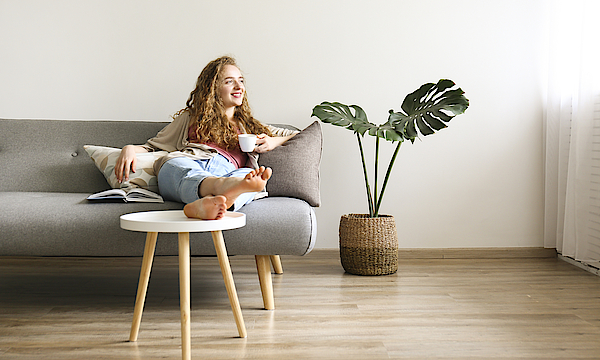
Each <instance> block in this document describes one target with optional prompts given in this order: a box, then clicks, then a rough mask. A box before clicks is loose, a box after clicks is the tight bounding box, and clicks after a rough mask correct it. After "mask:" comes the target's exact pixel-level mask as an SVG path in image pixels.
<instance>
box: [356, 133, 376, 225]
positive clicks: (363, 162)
mask: <svg viewBox="0 0 600 360" xmlns="http://www.w3.org/2000/svg"><path fill="white" fill-rule="evenodd" d="M356 138H357V139H358V147H359V148H360V159H361V160H362V165H363V173H364V176H365V185H366V187H367V201H368V202H369V216H370V217H374V216H373V215H374V213H375V208H374V206H375V203H374V202H373V197H371V187H370V186H369V176H368V173H367V164H366V162H365V153H364V151H363V146H362V140H361V139H360V134H359V133H358V132H357V133H356Z"/></svg>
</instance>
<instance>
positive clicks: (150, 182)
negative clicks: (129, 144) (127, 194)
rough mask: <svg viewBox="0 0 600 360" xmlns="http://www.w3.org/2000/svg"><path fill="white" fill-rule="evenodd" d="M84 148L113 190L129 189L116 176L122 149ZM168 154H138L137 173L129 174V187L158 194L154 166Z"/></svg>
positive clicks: (163, 152)
mask: <svg viewBox="0 0 600 360" xmlns="http://www.w3.org/2000/svg"><path fill="white" fill-rule="evenodd" d="M83 148H84V149H85V151H87V153H88V154H89V155H90V157H91V158H92V160H93V161H94V163H95V164H96V167H97V168H98V170H100V172H102V174H103V175H104V177H105V178H106V181H107V182H108V184H109V185H110V187H112V188H113V189H118V188H120V187H127V185H126V184H125V183H123V184H121V183H119V182H118V181H117V177H116V175H115V163H116V162H117V158H118V157H119V154H121V149H118V148H112V147H105V146H95V145H84V147H83ZM166 154H168V152H166V151H156V152H149V153H139V154H136V157H137V164H136V171H135V172H130V173H129V186H131V187H139V188H143V189H148V190H150V191H153V192H156V193H158V180H157V178H156V175H155V174H154V170H153V169H152V166H153V165H154V162H155V161H156V160H157V159H159V158H161V157H163V156H164V155H166Z"/></svg>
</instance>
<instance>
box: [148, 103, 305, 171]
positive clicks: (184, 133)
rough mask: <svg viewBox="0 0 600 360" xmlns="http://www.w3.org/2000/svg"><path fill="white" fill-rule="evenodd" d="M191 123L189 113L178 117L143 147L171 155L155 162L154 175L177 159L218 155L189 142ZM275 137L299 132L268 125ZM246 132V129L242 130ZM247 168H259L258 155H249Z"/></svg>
mask: <svg viewBox="0 0 600 360" xmlns="http://www.w3.org/2000/svg"><path fill="white" fill-rule="evenodd" d="M189 123H190V113H189V111H184V112H183V113H181V114H180V115H178V116H177V117H176V118H175V119H174V120H173V121H172V122H171V123H170V124H168V125H167V126H165V127H164V128H163V129H162V130H161V131H159V132H158V134H156V136H155V137H153V138H151V139H149V140H148V141H147V142H146V144H144V145H142V146H143V147H144V148H146V149H147V150H148V151H160V150H163V151H168V152H169V154H167V155H165V156H163V157H161V158H159V159H158V160H156V161H155V162H154V173H155V174H157V175H158V172H159V170H160V168H161V167H162V166H163V164H164V163H165V162H167V161H169V160H171V159H173V158H176V157H181V156H185V157H189V158H191V159H194V160H202V159H210V158H212V157H213V156H215V155H217V154H218V153H217V151H216V150H215V149H213V148H211V147H210V146H207V145H204V144H196V143H191V142H189V141H188V127H189ZM267 127H268V128H269V130H270V131H271V133H273V135H274V136H289V135H292V134H294V133H297V132H298V131H294V130H289V129H283V128H278V127H275V126H271V125H267ZM242 131H244V129H242ZM246 167H250V168H253V169H256V168H258V154H257V153H248V162H246Z"/></svg>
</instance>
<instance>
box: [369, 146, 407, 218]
mask: <svg viewBox="0 0 600 360" xmlns="http://www.w3.org/2000/svg"><path fill="white" fill-rule="evenodd" d="M400 145H402V141H400V142H398V146H396V150H395V151H394V155H392V159H391V160H390V164H389V166H388V169H387V172H386V174H385V180H384V181H383V186H382V187H381V193H380V194H379V198H378V199H377V205H376V206H375V211H374V215H373V216H372V217H379V207H380V206H381V201H382V200H383V193H384V192H385V188H386V187H387V183H388V180H389V179H390V174H391V173H392V167H393V166H394V162H396V156H397V155H398V151H399V150H400Z"/></svg>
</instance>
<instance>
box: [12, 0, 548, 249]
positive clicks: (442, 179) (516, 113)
mask: <svg viewBox="0 0 600 360" xmlns="http://www.w3.org/2000/svg"><path fill="white" fill-rule="evenodd" d="M546 6H547V5H546V2H545V1H543V0H538V1H534V0H531V1H521V0H489V1H482V0H455V1H446V0H419V1H417V0H412V1H391V0H389V1H373V0H369V1H356V0H353V1H350V0H318V1H313V0H303V1H294V2H291V1H275V0H272V1H245V0H230V1H227V2H220V1H219V2H217V1H191V0H190V1H174V0H164V1H146V0H114V1H107V0H101V1H100V0H99V1H81V0H53V1H45V0H0V59H1V60H0V61H1V64H2V65H1V66H0V118H49V119H89V120H95V119H118V120H127V119H141V120H160V121H164V120H167V119H168V118H169V115H170V114H172V113H173V112H175V111H176V110H178V109H180V108H182V107H183V106H184V103H185V101H186V100H187V97H188V95H189V92H190V91H191V90H192V88H193V85H194V81H195V79H196V77H197V76H198V74H199V72H200V70H201V69H202V67H203V66H204V65H205V64H206V63H207V62H208V61H209V60H212V59H213V58H216V57H218V56H220V55H223V54H232V55H234V56H235V57H236V58H237V60H238V62H239V64H240V66H241V67H242V70H243V71H244V73H245V75H246V78H247V87H248V93H249V97H250V103H251V105H252V106H253V110H254V112H255V116H256V117H257V118H259V119H260V120H262V121H264V122H282V121H283V122H288V123H291V124H294V125H296V126H298V127H305V126H307V125H309V124H310V123H311V122H312V121H314V120H315V118H311V117H310V115H311V111H312V108H313V107H314V106H315V105H317V104H319V103H320V102H322V101H340V102H345V103H348V104H358V105H361V106H362V107H363V108H364V109H365V110H366V112H367V114H368V115H369V119H370V120H371V122H375V123H382V122H384V121H385V120H386V118H387V111H388V110H389V109H392V108H393V109H399V108H400V104H401V101H402V100H403V98H404V96H405V95H406V94H407V93H409V92H412V91H413V90H415V89H417V88H418V87H419V86H420V85H421V84H423V83H425V82H436V81H437V80H439V79H440V78H449V79H452V80H454V81H455V82H456V83H457V84H458V85H459V86H461V87H462V88H463V90H465V91H466V95H467V97H468V98H469V99H470V101H471V107H470V108H469V110H468V111H467V112H466V114H464V115H461V116H459V117H457V118H456V119H454V120H453V121H452V122H451V123H450V126H449V128H448V129H445V130H442V131H441V132H439V133H438V134H435V135H432V136H429V137H425V138H423V140H422V141H421V142H416V143H415V144H413V145H411V144H408V143H407V144H405V145H403V148H402V149H401V151H400V154H399V156H398V160H397V165H396V168H395V170H394V172H393V174H392V179H391V182H392V183H391V184H390V187H389V189H388V192H387V196H386V198H385V200H384V203H383V212H384V213H388V214H393V215H394V216H395V218H396V222H397V225H398V228H399V238H400V244H401V245H400V246H401V247H403V248H445V247H505V246H542V244H543V242H542V204H543V192H542V188H543V186H542V185H543V180H542V83H543V79H544V76H543V66H544V64H545V60H546V59H545V52H544V49H545V40H546V39H545V37H546V31H545V25H546ZM323 130H324V136H325V147H324V155H323V163H322V171H321V177H322V184H321V186H322V187H321V191H322V199H323V206H322V207H321V208H319V209H318V210H317V216H318V222H319V240H318V245H317V246H318V247H320V248H335V247H337V241H338V240H337V228H338V224H339V218H340V216H341V215H342V214H345V213H351V212H358V213H364V212H366V211H367V208H366V200H365V194H364V184H363V180H362V172H361V168H360V162H359V158H358V150H357V144H356V139H355V138H354V136H353V134H352V133H351V132H349V131H347V130H345V129H342V128H338V127H333V126H331V125H328V124H324V125H323ZM35 135H36V134H32V136H34V137H35ZM372 140H373V139H372V138H368V142H367V147H369V148H372V144H373V142H372ZM382 145H383V149H384V150H385V151H384V152H385V154H383V156H386V154H389V153H391V150H392V145H391V144H389V143H384V144H382ZM386 158H387V156H386ZM382 171H383V170H382Z"/></svg>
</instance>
